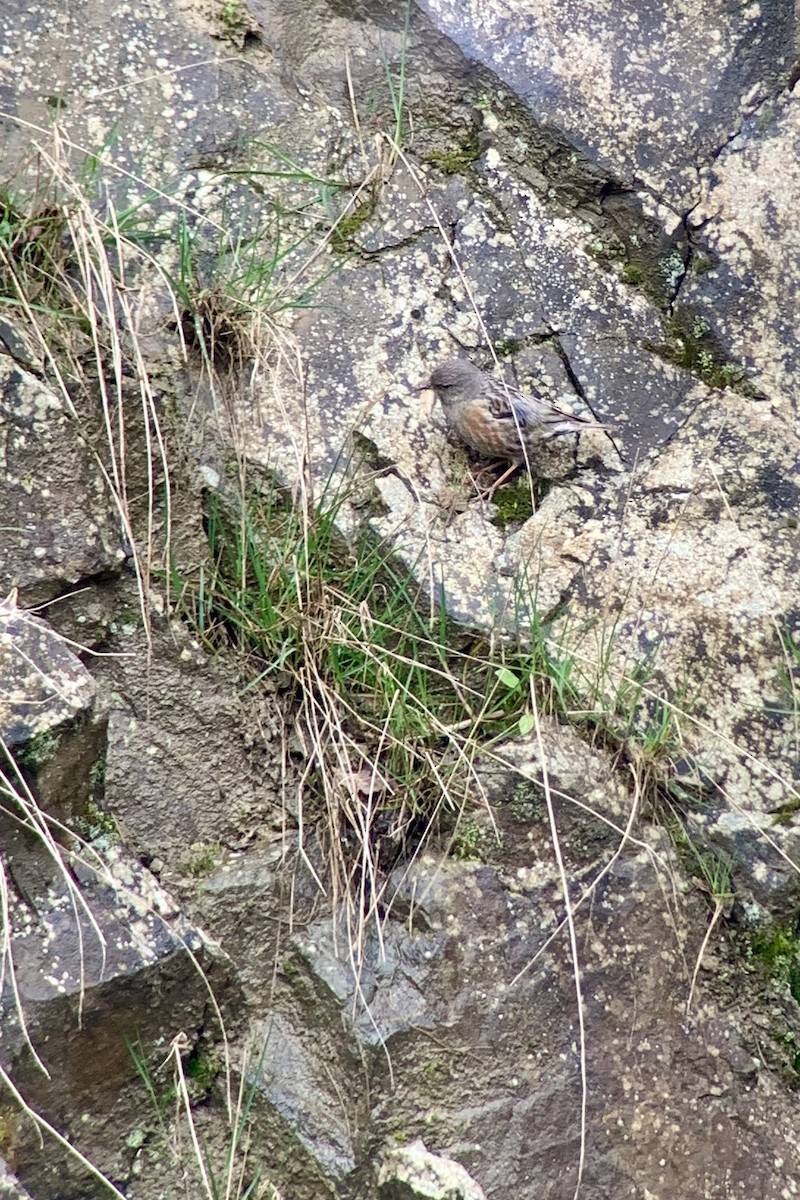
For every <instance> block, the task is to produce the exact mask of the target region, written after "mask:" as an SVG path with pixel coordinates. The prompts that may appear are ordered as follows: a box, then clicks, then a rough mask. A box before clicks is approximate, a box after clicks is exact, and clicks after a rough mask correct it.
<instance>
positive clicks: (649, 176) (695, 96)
mask: <svg viewBox="0 0 800 1200" xmlns="http://www.w3.org/2000/svg"><path fill="white" fill-rule="evenodd" d="M422 7H423V8H424V9H425V11H426V12H427V13H428V14H429V15H430V17H431V19H432V20H433V21H434V23H435V24H436V25H438V26H439V27H440V28H441V29H442V30H443V31H444V32H445V33H447V34H448V36H449V37H451V38H453V39H454V40H455V41H456V42H457V43H458V44H459V45H460V46H461V47H462V48H463V49H464V51H465V53H467V54H468V55H469V56H470V57H472V58H476V59H478V60H479V61H481V62H483V63H486V65H487V66H489V67H491V68H492V70H493V71H496V73H497V74H498V75H499V77H500V78H501V79H503V80H504V81H505V82H506V83H507V84H509V86H510V87H511V88H512V89H513V91H514V92H515V93H516V94H517V95H518V96H520V97H521V98H522V99H523V100H525V102H526V103H527V104H528V105H529V106H530V108H531V109H532V111H533V112H534V114H535V115H536V117H537V119H538V120H543V121H546V122H551V123H552V124H554V125H556V126H558V127H559V128H560V129H563V130H564V131H565V132H566V133H567V135H568V136H569V137H570V138H571V139H572V140H573V141H574V143H575V144H576V145H577V146H579V147H580V148H581V149H583V150H587V151H588V152H589V154H590V155H591V156H592V157H596V158H597V159H598V160H599V162H600V163H601V164H602V166H603V167H604V168H605V169H606V170H608V171H609V173H610V174H611V175H613V176H615V177H616V178H617V179H619V180H620V181H622V182H623V183H625V184H627V185H629V186H631V185H633V186H642V187H644V188H647V189H648V190H649V191H650V192H651V193H652V194H653V196H654V197H657V198H658V199H659V200H663V201H664V202H665V203H666V205H668V206H670V207H671V208H672V209H673V211H674V213H675V214H680V213H682V212H685V211H686V210H687V209H689V208H691V207H692V205H693V204H694V203H695V201H696V199H697V188H698V177H697V176H698V169H699V168H700V167H702V166H703V165H705V164H707V163H708V162H709V160H710V159H712V158H713V157H714V155H715V153H716V152H717V150H718V149H719V147H721V146H723V145H724V144H725V143H726V142H727V141H728V140H729V139H730V138H731V136H732V135H733V134H734V133H735V132H736V131H737V129H738V128H739V126H740V125H741V123H742V121H743V119H744V118H745V117H747V116H748V114H750V113H752V112H754V111H755V110H756V108H757V107H758V106H759V104H761V103H762V102H763V101H765V100H772V99H775V98H776V97H777V96H778V95H779V93H780V92H781V90H782V89H783V88H784V87H785V86H786V81H787V79H788V77H789V72H790V69H791V67H792V65H793V60H794V53H795V48H794V40H795V36H796V25H795V21H796V17H795V10H794V5H793V4H792V3H790V2H789V0H768V2H767V3H757V4H731V3H730V2H729V0H703V2H702V3H699V4H697V3H685V2H681V3H671V2H670V0H661V2H656V3H634V4H628V5H624V6H620V7H617V8H615V7H614V6H613V5H609V4H607V3H604V2H603V0H569V2H568V3H563V2H562V0H553V2H548V0H525V2H524V3H522V4H519V3H515V4H514V5H513V6H511V5H510V4H508V3H504V2H503V0H499V2H498V3H489V4H486V3H483V0H480V2H478V0H473V2H472V3H468V4H460V3H454V2H453V0H423V3H422ZM673 220H674V217H673Z"/></svg>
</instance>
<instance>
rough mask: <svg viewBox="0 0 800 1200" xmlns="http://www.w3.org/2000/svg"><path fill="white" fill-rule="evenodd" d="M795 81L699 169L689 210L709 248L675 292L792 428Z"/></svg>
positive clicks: (798, 198) (798, 280) (799, 346)
mask: <svg viewBox="0 0 800 1200" xmlns="http://www.w3.org/2000/svg"><path fill="white" fill-rule="evenodd" d="M797 101H798V96H797V88H796V87H795V88H794V90H793V91H792V92H791V93H789V94H788V95H786V96H785V97H783V98H781V99H780V100H778V101H776V103H774V104H769V105H765V106H764V107H763V108H762V109H761V110H760V111H759V113H758V114H756V115H754V116H752V117H751V118H749V119H748V121H747V122H746V123H745V124H744V125H743V127H742V130H741V132H740V133H739V135H738V136H737V137H736V138H735V139H734V140H733V141H731V142H730V144H729V145H727V146H726V147H725V149H724V150H723V151H722V153H721V154H720V155H719V157H718V158H717V160H716V162H715V163H714V165H713V167H712V168H710V169H708V170H707V171H705V172H704V173H703V177H702V193H701V196H700V199H699V203H698V205H697V207H696V208H694V209H693V211H692V213H691V215H690V221H691V225H692V227H693V228H695V229H696V230H697V231H698V234H699V235H700V236H701V238H702V239H703V241H704V242H705V243H706V245H707V246H708V248H709V251H710V252H711V255H712V262H711V263H709V264H708V265H709V266H710V267H712V269H711V270H709V271H708V272H704V273H703V274H700V275H698V274H693V275H692V276H691V278H690V279H689V280H687V283H686V285H685V286H684V288H682V289H681V301H682V302H683V303H685V304H687V306H689V307H691V308H694V309H696V310H698V311H699V312H701V313H702V314H703V315H704V316H705V318H706V319H707V321H708V322H709V324H710V326H711V329H712V330H713V332H714V334H715V335H716V336H717V337H718V338H719V339H720V341H721V342H722V344H723V345H724V346H725V348H726V349H727V351H728V353H729V354H730V356H731V358H732V359H733V361H734V362H736V363H739V364H741V365H742V366H744V367H746V368H747V369H748V371H749V372H752V375H753V378H754V380H755V382H756V385H757V386H758V388H759V390H760V391H763V392H764V394H765V395H766V396H768V397H769V399H770V400H771V401H772V403H773V404H774V405H775V406H776V409H777V412H778V414H779V416H780V418H782V420H783V421H784V422H788V423H789V425H790V426H791V428H792V429H793V432H794V435H795V436H797V434H798V433H799V432H800V407H799V406H798V399H797V376H798V370H799V369H800V343H799V342H798V331H797V322H796V320H795V319H794V316H795V304H796V296H797V288H798V286H799V285H800V233H798V228H797V221H796V219H795V218H796V213H797V207H798V204H800V167H798V161H800V158H799V157H798V156H800V109H798V102H797Z"/></svg>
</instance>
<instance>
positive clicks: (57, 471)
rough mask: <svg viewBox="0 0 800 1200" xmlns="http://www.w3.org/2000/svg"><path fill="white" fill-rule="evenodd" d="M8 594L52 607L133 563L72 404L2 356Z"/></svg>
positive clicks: (0, 456)
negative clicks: (82, 582)
mask: <svg viewBox="0 0 800 1200" xmlns="http://www.w3.org/2000/svg"><path fill="white" fill-rule="evenodd" d="M0 471H2V476H3V481H4V492H3V494H4V513H5V517H4V521H3V526H2V530H0V591H2V592H3V594H5V593H7V592H8V591H10V589H11V588H12V587H17V588H20V589H21V591H22V593H23V596H24V598H25V601H26V602H27V603H30V604H36V603H40V602H41V601H42V600H46V599H50V598H51V597H52V596H53V594H54V591H55V587H54V584H55V585H56V586H59V585H60V586H61V587H64V586H65V585H66V584H69V583H75V582H76V580H78V579H81V578H84V577H85V576H88V575H97V574H99V573H100V572H102V571H108V570H110V569H112V568H114V567H118V566H119V565H120V563H121V562H122V560H123V559H124V557H125V551H124V549H123V546H122V543H121V539H120V532H119V529H120V522H119V518H118V517H116V516H115V513H114V511H113V506H112V502H111V498H110V496H109V493H108V490H107V488H106V487H105V485H104V483H103V480H102V477H101V475H100V471H99V466H98V462H97V460H96V458H95V457H94V455H93V454H92V453H91V451H90V450H89V448H88V447H87V445H86V444H85V442H84V441H83V440H82V438H81V436H80V432H79V429H78V426H77V423H76V421H75V420H73V419H72V417H71V416H70V413H69V411H68V407H67V405H66V403H65V401H64V400H63V399H62V398H61V397H59V396H58V395H57V394H56V392H54V391H53V390H52V389H51V388H50V387H47V386H46V385H45V384H43V383H42V381H41V380H40V379H38V378H37V377H36V376H35V375H32V374H31V373H30V372H29V371H26V370H24V369H23V368H22V367H20V366H19V365H18V364H17V363H16V362H15V360H14V359H13V358H11V357H10V356H9V355H8V354H3V353H0Z"/></svg>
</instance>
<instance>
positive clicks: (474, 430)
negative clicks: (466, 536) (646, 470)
mask: <svg viewBox="0 0 800 1200" xmlns="http://www.w3.org/2000/svg"><path fill="white" fill-rule="evenodd" d="M425 388H433V390H434V392H435V393H436V395H437V396H438V397H439V400H440V401H441V403H442V408H443V409H444V415H445V420H446V421H447V424H448V427H449V428H450V429H452V430H454V431H455V432H456V433H457V434H458V436H459V437H460V438H461V440H462V441H463V442H465V443H466V444H467V445H468V446H471V447H472V449H473V450H477V451H478V453H479V454H486V455H488V456H491V457H496V458H507V459H509V460H510V461H511V466H510V467H509V469H508V471H506V472H505V473H504V474H503V475H502V476H501V477H500V479H498V480H497V482H496V483H495V484H494V485H493V487H492V489H491V493H490V495H491V494H493V493H494V491H495V490H496V489H497V488H498V487H499V486H500V484H501V483H504V482H505V481H506V479H508V478H509V476H511V475H512V474H513V473H514V472H515V471H516V470H517V468H518V467H519V465H520V464H521V463H523V462H528V461H529V458H530V456H531V454H532V453H533V451H534V450H535V448H536V446H537V445H538V444H539V443H540V442H544V441H548V440H549V439H550V438H553V437H558V436H559V434H562V433H582V432H584V431H585V430H588V429H608V428H609V427H608V426H607V425H601V424H599V423H598V422H597V421H595V420H592V419H591V418H590V417H576V416H574V415H573V414H572V413H568V412H563V411H562V410H561V409H560V408H557V407H556V406H555V404H551V403H550V401H549V400H543V399H542V398H541V397H539V396H526V395H524V394H523V393H522V392H520V391H518V390H517V389H516V388H514V387H511V385H510V384H507V383H498V382H497V381H496V380H494V379H492V378H491V376H490V375H487V374H486V373H485V372H484V371H481V370H479V369H478V367H476V366H473V364H472V363H471V362H467V361H466V360H465V359H461V358H453V359H450V361H449V362H445V363H441V364H440V365H439V366H438V367H436V368H435V369H434V371H433V372H432V374H431V377H430V380H429V381H428V382H427V383H425V384H423V386H422V388H421V389H420V391H422V390H424V389H425Z"/></svg>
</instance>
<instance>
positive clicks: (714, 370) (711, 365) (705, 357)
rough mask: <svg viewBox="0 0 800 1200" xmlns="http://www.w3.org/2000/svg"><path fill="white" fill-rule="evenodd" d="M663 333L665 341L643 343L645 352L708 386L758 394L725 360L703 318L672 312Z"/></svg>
mask: <svg viewBox="0 0 800 1200" xmlns="http://www.w3.org/2000/svg"><path fill="white" fill-rule="evenodd" d="M665 330H666V335H667V336H666V339H665V341H663V342H646V343H645V349H647V350H651V351H652V352H653V353H654V354H658V355H659V356H660V357H661V358H663V359H665V360H666V361H667V362H671V363H674V364H675V365H676V366H678V367H683V369H684V370H686V371H691V372H692V373H693V374H694V375H697V376H698V378H700V379H702V381H703V383H706V384H708V386H709V387H714V388H731V389H732V390H733V391H736V392H739V393H740V394H741V395H743V396H757V395H758V392H757V390H756V389H755V388H754V387H753V385H752V384H751V383H749V382H748V380H747V377H746V372H745V370H744V368H743V367H741V366H739V365H738V364H736V363H733V362H731V361H730V359H729V358H728V357H727V355H726V353H725V351H724V350H723V349H722V347H721V346H720V345H719V342H718V341H717V339H716V338H715V337H714V335H713V333H712V331H711V326H710V325H709V323H708V320H707V319H706V317H704V316H702V315H701V314H698V313H692V312H691V311H690V310H688V309H676V310H674V311H673V312H672V313H671V315H670V316H668V317H667V318H666V319H665Z"/></svg>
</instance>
